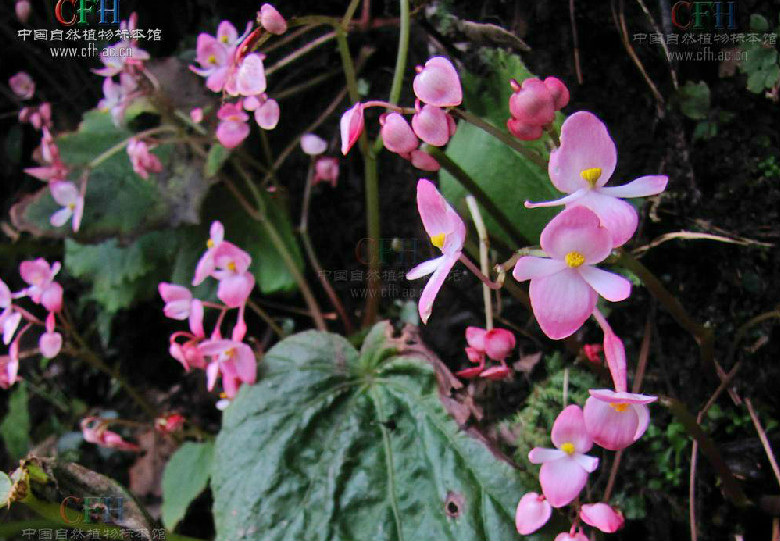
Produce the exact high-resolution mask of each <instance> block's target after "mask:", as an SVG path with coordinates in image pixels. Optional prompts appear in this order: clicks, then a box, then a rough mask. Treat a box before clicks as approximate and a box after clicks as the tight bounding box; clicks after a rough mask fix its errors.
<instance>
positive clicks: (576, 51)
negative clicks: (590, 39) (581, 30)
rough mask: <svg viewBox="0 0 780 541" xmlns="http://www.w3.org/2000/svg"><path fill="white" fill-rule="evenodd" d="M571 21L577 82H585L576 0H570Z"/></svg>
mask: <svg viewBox="0 0 780 541" xmlns="http://www.w3.org/2000/svg"><path fill="white" fill-rule="evenodd" d="M569 22H570V23H571V39H572V44H573V46H574V71H575V72H576V73H577V82H578V83H579V84H582V83H583V78H582V67H581V66H580V40H579V38H578V37H577V22H576V20H575V18H574V0H569Z"/></svg>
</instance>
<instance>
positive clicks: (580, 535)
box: [554, 528, 590, 541]
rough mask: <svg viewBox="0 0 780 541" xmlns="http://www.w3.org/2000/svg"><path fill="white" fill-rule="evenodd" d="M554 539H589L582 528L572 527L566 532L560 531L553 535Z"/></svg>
mask: <svg viewBox="0 0 780 541" xmlns="http://www.w3.org/2000/svg"><path fill="white" fill-rule="evenodd" d="M554 541H590V539H588V536H587V535H585V532H583V531H582V528H578V529H577V530H576V531H575V530H574V528H572V529H571V530H570V531H568V532H561V533H559V534H558V535H556V536H555V540H554Z"/></svg>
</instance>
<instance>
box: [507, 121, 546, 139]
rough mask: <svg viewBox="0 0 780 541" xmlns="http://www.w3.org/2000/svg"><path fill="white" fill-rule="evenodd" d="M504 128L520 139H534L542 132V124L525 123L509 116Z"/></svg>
mask: <svg viewBox="0 0 780 541" xmlns="http://www.w3.org/2000/svg"><path fill="white" fill-rule="evenodd" d="M506 128H507V129H508V130H509V133H511V134H512V135H514V136H515V137H517V138H518V139H520V140H521V141H536V140H537V139H539V138H540V137H541V136H542V134H543V133H544V128H543V127H542V126H535V125H533V124H526V123H525V122H523V121H521V120H517V119H516V118H510V119H509V120H507V121H506Z"/></svg>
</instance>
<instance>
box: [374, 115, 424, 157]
mask: <svg viewBox="0 0 780 541" xmlns="http://www.w3.org/2000/svg"><path fill="white" fill-rule="evenodd" d="M379 122H380V123H381V124H382V130H381V132H380V133H381V135H382V142H384V144H385V148H387V150H389V151H390V152H395V153H396V154H409V153H410V152H411V151H413V150H414V149H416V148H417V145H418V144H419V143H420V142H419V141H418V140H417V136H416V135H415V134H414V131H413V130H412V127H411V126H410V125H409V123H408V122H407V121H406V119H405V118H404V117H403V116H401V115H400V114H398V113H389V114H387V115H382V117H381V118H380V120H379Z"/></svg>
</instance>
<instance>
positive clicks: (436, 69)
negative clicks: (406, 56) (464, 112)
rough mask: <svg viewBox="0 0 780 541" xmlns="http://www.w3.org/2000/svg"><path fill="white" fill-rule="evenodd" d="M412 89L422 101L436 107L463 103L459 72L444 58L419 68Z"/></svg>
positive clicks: (433, 60) (432, 59)
mask: <svg viewBox="0 0 780 541" xmlns="http://www.w3.org/2000/svg"><path fill="white" fill-rule="evenodd" d="M412 88H413V89H414V94H415V95H416V96H417V98H418V99H419V100H420V101H422V102H424V103H427V104H429V105H435V106H436V107H455V106H456V105H460V103H461V102H462V101H463V89H462V88H461V85H460V77H459V76H458V72H457V70H456V69H455V66H453V65H452V62H450V61H449V60H447V59H446V58H444V57H442V56H435V57H433V58H431V59H430V60H428V61H427V62H426V63H425V66H422V67H421V66H417V75H416V76H415V78H414V81H413V82H412Z"/></svg>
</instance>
